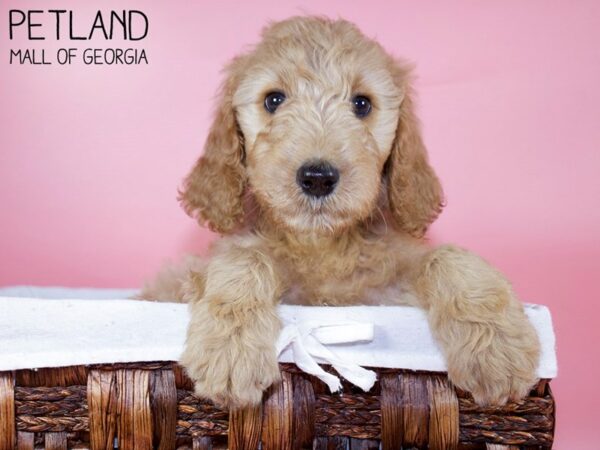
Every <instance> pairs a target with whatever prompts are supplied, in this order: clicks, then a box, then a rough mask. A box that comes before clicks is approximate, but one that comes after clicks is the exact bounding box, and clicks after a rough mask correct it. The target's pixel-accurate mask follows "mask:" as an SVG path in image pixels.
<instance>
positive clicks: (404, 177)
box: [387, 63, 443, 237]
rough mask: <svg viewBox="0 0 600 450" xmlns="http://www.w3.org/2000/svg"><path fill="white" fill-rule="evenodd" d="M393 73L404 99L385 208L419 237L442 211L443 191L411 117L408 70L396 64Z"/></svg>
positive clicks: (412, 108)
mask: <svg viewBox="0 0 600 450" xmlns="http://www.w3.org/2000/svg"><path fill="white" fill-rule="evenodd" d="M393 73H394V78H395V81H396V83H397V85H398V86H399V87H400V88H401V89H402V91H403V93H404V98H403V100H402V104H401V106H400V119H399V121H398V127H397V129H396V137H395V139H394V143H393V144H392V151H391V154H390V157H389V159H388V162H387V178H388V179H387V182H388V201H389V208H390V211H391V213H392V217H393V218H394V219H395V221H396V223H397V225H398V226H399V227H400V228H401V229H403V230H404V231H406V232H407V233H409V234H411V235H413V236H416V237H421V236H423V235H424V234H425V232H426V231H427V228H428V226H429V225H430V224H431V223H432V222H433V221H434V220H435V219H436V218H437V216H438V214H439V213H440V212H441V210H442V206H443V192H442V187H441V185H440V182H439V180H438V178H437V176H436V174H435V172H434V171H433V169H432V168H431V166H430V165H429V162H428V159H427V150H426V149H425V145H424V144H423V139H422V137H421V127H420V123H419V120H418V119H417V117H416V115H415V111H414V92H413V89H412V87H411V86H410V69H409V68H408V67H407V66H406V65H405V64H402V63H396V65H395V66H394V69H393Z"/></svg>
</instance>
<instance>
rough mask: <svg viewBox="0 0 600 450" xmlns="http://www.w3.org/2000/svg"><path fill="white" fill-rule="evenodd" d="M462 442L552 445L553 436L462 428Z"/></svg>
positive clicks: (528, 432)
mask: <svg viewBox="0 0 600 450" xmlns="http://www.w3.org/2000/svg"><path fill="white" fill-rule="evenodd" d="M460 440H461V441H464V442H475V443H491V444H504V445H538V446H539V445H542V446H545V445H550V444H552V440H553V437H552V434H550V433H544V432H543V431H486V430H478V429H476V428H461V429H460Z"/></svg>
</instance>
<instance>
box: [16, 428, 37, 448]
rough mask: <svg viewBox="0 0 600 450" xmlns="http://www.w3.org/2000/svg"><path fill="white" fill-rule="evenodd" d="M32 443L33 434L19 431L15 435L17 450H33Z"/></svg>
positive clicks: (33, 439)
mask: <svg viewBox="0 0 600 450" xmlns="http://www.w3.org/2000/svg"><path fill="white" fill-rule="evenodd" d="M34 441H35V435H34V434H33V433H27V432H24V431H19V432H18V433H17V450H33V448H34Z"/></svg>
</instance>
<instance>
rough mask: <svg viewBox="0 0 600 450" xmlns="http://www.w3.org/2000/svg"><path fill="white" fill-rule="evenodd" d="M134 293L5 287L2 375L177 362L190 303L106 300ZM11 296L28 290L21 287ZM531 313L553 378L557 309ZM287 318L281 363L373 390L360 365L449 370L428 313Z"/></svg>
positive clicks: (0, 302) (291, 310)
mask: <svg viewBox="0 0 600 450" xmlns="http://www.w3.org/2000/svg"><path fill="white" fill-rule="evenodd" d="M133 292H134V291H130V290H127V291H122V292H120V291H113V290H110V291H94V292H93V293H89V296H91V297H94V298H95V299H85V300H84V299H72V298H69V297H70V296H73V295H74V296H75V297H80V296H81V294H82V291H76V292H72V291H62V292H61V294H62V295H61V297H62V299H43V298H15V297H9V296H6V293H7V291H6V290H3V289H0V370H14V369H24V368H39V367H61V366H69V365H78V364H95V363H116V362H136V361H158V360H165V361H169V360H177V359H178V358H179V356H180V354H181V352H182V349H183V344H184V341H185V331H186V327H187V323H188V312H187V305H185V304H176V303H154V302H142V301H134V300H119V299H102V300H98V298H102V297H103V296H107V295H109V296H118V297H125V296H129V295H131V294H132V293H133ZM43 294H44V292H43V290H37V291H36V295H37V296H39V297H43ZM53 294H54V295H56V294H57V292H56V291H53ZM121 294H123V295H121ZM9 295H19V292H18V291H17V292H15V290H14V289H13V290H12V291H10V294H9ZM526 313H527V315H528V317H529V319H530V320H531V322H532V324H533V325H534V327H535V328H536V330H537V332H538V335H539V337H540V341H541V343H542V354H541V358H540V364H539V367H538V371H537V373H538V376H539V377H541V378H554V377H555V376H556V374H557V364H556V354H555V337H554V332H553V329H552V320H551V317H550V312H549V311H548V309H547V308H546V307H544V306H538V305H527V306H526ZM279 314H280V316H281V319H282V322H283V324H284V328H283V330H282V335H281V336H282V337H281V338H280V341H279V344H280V346H281V348H282V352H281V354H280V356H279V361H280V362H296V363H297V364H299V365H300V366H302V365H304V366H305V367H308V366H311V367H312V368H313V369H315V368H314V364H313V363H312V362H311V361H310V360H307V359H306V354H308V355H310V356H311V359H314V362H319V363H321V362H328V363H330V364H332V365H333V366H334V367H335V368H337V371H338V373H340V374H341V375H342V376H345V377H348V378H349V379H352V378H354V382H356V383H357V385H359V386H360V385H361V384H362V385H363V386H362V387H365V388H367V387H368V383H369V382H370V380H371V378H369V377H370V375H368V374H367V373H365V372H368V371H365V370H364V369H361V367H358V366H362V367H387V368H401V369H411V370H427V371H440V372H443V371H445V370H446V364H445V362H444V358H443V356H442V354H441V353H440V351H439V348H438V347H437V345H436V343H435V342H434V340H433V338H432V336H431V333H430V332H429V328H428V324H427V321H426V318H425V314H424V313H423V311H421V310H419V309H417V308H412V307H408V306H353V307H303V306H291V305H282V306H280V307H279ZM349 324H350V325H349ZM348 326H350V328H352V327H355V331H356V333H355V335H354V336H353V335H352V333H351V334H350V336H349V339H348V340H349V341H350V342H346V343H342V342H340V343H337V342H339V340H341V337H340V336H339V335H338V333H339V332H340V330H342V331H343V333H342V334H343V335H344V336H346V333H347V331H348ZM336 327H342V328H336ZM370 328H371V330H372V339H371V340H369V338H370V337H371V335H370V332H369V329H370ZM336 336H337V338H336ZM299 355H302V356H303V357H304V359H299V358H300V356H299ZM304 370H306V369H304ZM321 375H322V374H321ZM324 381H326V382H328V384H329V385H330V387H331V388H336V386H337V384H336V381H335V380H333V379H332V378H327V379H326V380H324ZM350 381H352V380H350ZM373 381H374V379H373Z"/></svg>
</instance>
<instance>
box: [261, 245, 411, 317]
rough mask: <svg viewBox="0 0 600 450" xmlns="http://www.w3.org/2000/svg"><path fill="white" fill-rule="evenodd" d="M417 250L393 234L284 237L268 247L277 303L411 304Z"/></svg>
mask: <svg viewBox="0 0 600 450" xmlns="http://www.w3.org/2000/svg"><path fill="white" fill-rule="evenodd" d="M419 247H421V246H416V245H414V244H413V243H412V242H411V241H410V239H405V238H403V237H402V236H401V235H396V234H382V235H381V234H371V235H367V236H365V235H362V234H361V233H348V234H345V235H343V236H341V237H338V238H336V239H314V240H312V241H310V242H307V240H302V241H300V240H299V239H297V238H289V237H285V238H283V239H280V240H278V243H277V244H276V245H273V246H272V247H271V252H272V254H273V255H274V258H275V261H276V262H277V266H278V267H279V268H280V271H281V278H282V282H283V285H284V286H283V287H284V293H283V295H282V302H283V303H288V304H301V305H332V306H333V305H338V306H339V305H358V304H369V305H394V304H395V305H398V304H411V305H416V304H417V301H416V298H415V297H414V295H413V293H412V289H411V286H410V284H411V283H410V280H411V276H412V266H413V265H414V263H415V259H416V258H418V255H419V253H420V252H419V250H418V249H419Z"/></svg>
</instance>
